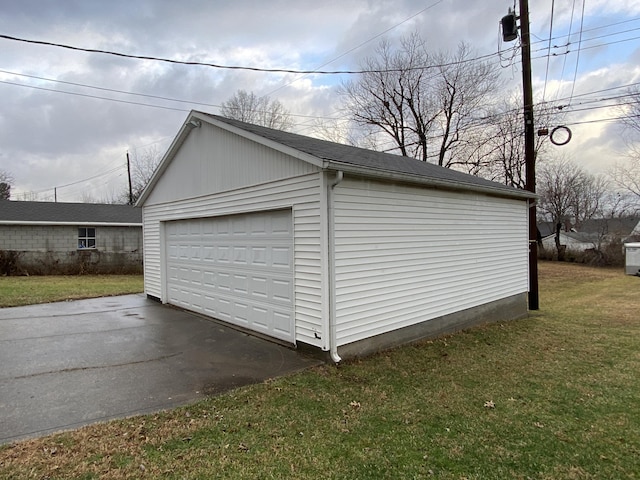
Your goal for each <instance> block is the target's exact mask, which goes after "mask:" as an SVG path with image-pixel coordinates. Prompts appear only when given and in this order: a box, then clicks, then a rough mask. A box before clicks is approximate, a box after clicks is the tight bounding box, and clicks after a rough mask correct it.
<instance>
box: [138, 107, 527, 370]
mask: <svg viewBox="0 0 640 480" xmlns="http://www.w3.org/2000/svg"><path fill="white" fill-rule="evenodd" d="M530 200H531V195H530V194H529V193H528V192H525V191H521V190H516V189H513V188H510V187H506V186H504V185H501V184H497V183H494V182H490V181H487V180H483V179H480V178H477V177H473V176H470V175H466V174H463V173H460V172H455V171H452V170H450V169H445V168H441V167H438V166H436V165H432V164H428V163H425V162H420V161H418V160H414V159H410V158H406V157H399V156H396V155H390V154H386V153H381V152H374V151H370V150H364V149H359V148H355V147H351V146H346V145H341V144H336V143H331V142H326V141H322V140H317V139H313V138H310V137H304V136H301V135H296V134H292V133H287V132H281V131H277V130H271V129H268V128H264V127H259V126H256V125H250V124H246V123H242V122H238V121H234V120H230V119H225V118H222V117H218V116H214V115H209V114H205V113H202V112H195V111H194V112H191V113H190V114H189V116H188V118H187V120H186V122H185V124H184V125H183V127H182V128H181V130H180V132H179V133H178V135H177V136H176V138H175V140H174V141H173V143H172V145H171V147H170V148H169V150H168V151H167V153H166V154H165V156H164V158H163V159H162V161H161V163H160V165H159V167H158V169H157V171H156V172H155V173H154V176H153V178H152V180H151V182H150V183H149V185H148V186H147V189H146V190H145V191H144V192H143V194H142V196H141V198H140V200H139V202H138V205H140V206H142V207H143V225H144V255H145V257H144V268H145V292H146V294H147V295H148V296H149V297H151V298H155V299H158V300H159V301H161V302H163V303H170V304H173V305H176V306H178V307H181V308H185V309H188V310H192V311H195V312H199V313H201V314H203V315H207V316H209V317H211V318H213V319H216V320H218V321H222V322H225V323H227V324H230V325H234V326H236V327H239V328H243V329H246V330H247V331H251V332H257V333H260V334H262V335H267V336H269V337H272V338H274V339H277V340H279V341H284V342H287V343H290V344H292V345H296V346H297V347H299V348H305V349H308V350H311V351H313V352H318V353H319V354H321V355H323V356H326V357H327V358H331V359H332V360H333V361H339V360H340V358H341V357H342V358H343V357H349V356H357V355H363V354H367V353H369V352H372V351H376V350H379V349H382V348H386V347H389V346H392V345H397V344H401V343H405V342H409V341H413V340H416V339H419V338H425V337H429V336H435V335H439V334H442V333H444V332H450V331H454V330H456V329H460V328H465V327H467V326H470V325H473V324H476V323H480V322H485V321H498V320H499V321H503V320H508V319H512V318H518V317H522V316H525V315H526V314H527V292H528V212H529V201H530Z"/></svg>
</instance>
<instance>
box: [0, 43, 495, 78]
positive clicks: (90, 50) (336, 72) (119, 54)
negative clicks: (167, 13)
mask: <svg viewBox="0 0 640 480" xmlns="http://www.w3.org/2000/svg"><path fill="white" fill-rule="evenodd" d="M0 38H4V39H5V40H12V41H16V42H23V43H29V44H34V45H46V46H50V47H58V48H64V49H68V50H75V51H80V52H87V53H101V54H104V55H113V56H117V57H123V58H132V59H136V60H151V61H155V62H165V63H171V64H178V65H191V66H194V65H195V66H202V67H211V68H217V69H226V70H246V71H251V72H263V73H293V74H301V75H305V74H318V75H360V74H363V73H393V72H402V71H407V70H423V69H427V68H441V67H448V66H452V65H457V64H460V63H468V62H470V61H475V60H480V59H483V58H489V57H492V56H494V55H495V53H491V54H487V55H483V56H481V57H478V58H475V59H469V60H466V61H461V62H453V63H445V64H442V65H422V66H416V67H409V68H388V69H381V70H294V69H288V68H259V67H248V66H240V65H220V64H217V63H210V62H196V61H187V60H174V59H171V58H163V57H153V56H147V55H133V54H129V53H122V52H115V51H111V50H99V49H94V48H84V47H76V46H73V45H66V44H62V43H55V42H47V41H44V40H30V39H26V38H19V37H12V36H10V35H4V34H0Z"/></svg>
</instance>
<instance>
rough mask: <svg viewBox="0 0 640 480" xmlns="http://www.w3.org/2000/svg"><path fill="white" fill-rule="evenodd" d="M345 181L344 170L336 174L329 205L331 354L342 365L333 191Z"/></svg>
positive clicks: (329, 192) (329, 194) (330, 187)
mask: <svg viewBox="0 0 640 480" xmlns="http://www.w3.org/2000/svg"><path fill="white" fill-rule="evenodd" d="M343 179H344V173H343V172H342V170H338V171H337V172H336V178H335V179H334V180H333V182H331V183H330V184H329V188H328V194H327V197H328V203H329V205H328V206H329V215H328V221H329V242H328V245H329V354H330V355H331V360H333V361H334V362H335V363H340V362H341V361H342V358H340V355H338V341H337V332H336V289H335V264H336V254H335V252H336V241H335V227H334V208H333V190H334V189H335V188H336V187H337V186H338V184H339V183H340V182H342V180H343Z"/></svg>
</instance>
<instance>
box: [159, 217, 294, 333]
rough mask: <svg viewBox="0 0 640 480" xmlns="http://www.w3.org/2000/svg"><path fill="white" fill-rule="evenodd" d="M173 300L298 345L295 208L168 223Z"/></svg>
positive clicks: (170, 294)
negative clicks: (293, 216)
mask: <svg viewBox="0 0 640 480" xmlns="http://www.w3.org/2000/svg"><path fill="white" fill-rule="evenodd" d="M165 234H166V237H165V238H166V252H167V294H168V300H169V303H171V304H173V305H177V306H179V307H182V308H185V309H187V310H193V311H195V312H199V313H203V314H205V315H209V316H211V317H215V318H218V319H220V320H224V321H226V322H229V323H232V324H235V325H238V326H241V327H245V328H248V329H251V330H255V331H257V332H260V333H263V334H266V335H269V336H272V337H276V338H278V339H281V340H286V341H288V342H291V343H294V318H293V268H292V264H293V247H292V245H293V240H292V239H293V234H292V226H291V210H278V211H270V212H257V213H250V214H243V215H229V216H224V217H215V218H203V219H192V220H180V221H172V222H167V223H166V225H165Z"/></svg>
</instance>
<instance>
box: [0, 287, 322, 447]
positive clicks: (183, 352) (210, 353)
mask: <svg viewBox="0 0 640 480" xmlns="http://www.w3.org/2000/svg"><path fill="white" fill-rule="evenodd" d="M318 363H320V362H319V361H318V360H316V359H312V358H309V357H306V356H304V355H302V354H300V353H299V352H297V351H296V350H294V349H292V348H288V347H286V346H282V345H279V344H276V343H273V342H270V341H268V340H264V339H262V338H258V337H255V336H252V335H248V334H246V333H243V332H240V331H238V330H235V329H233V328H231V327H228V326H226V325H223V324H220V323H218V322H214V321H211V320H209V319H206V318H204V317H201V316H199V315H196V314H192V313H189V312H186V311H183V310H179V309H176V308H173V307H171V306H167V305H161V304H159V303H157V302H154V301H152V300H149V299H147V298H146V297H145V296H144V295H142V294H139V295H124V296H118V297H104V298H97V299H90V300H78V301H71V302H60V303H50V304H44V305H32V306H27V307H13V308H3V309H0V444H2V443H10V442H13V441H16V440H20V439H25V438H29V437H35V436H41V435H46V434H49V433H53V432H57V431H61V430H69V429H74V428H77V427H80V426H82V425H87V424H90V423H95V422H101V421H106V420H109V419H114V418H122V417H127V416H131V415H137V414H143V413H150V412H155V411H159V410H164V409H169V408H173V407H176V406H179V405H185V404H188V403H191V402H194V401H196V400H198V399H201V398H204V397H205V396H207V395H215V394H219V393H222V392H224V391H227V390H229V389H232V388H235V387H239V386H242V385H247V384H251V383H259V382H262V381H264V380H267V379H269V378H274V377H277V376H281V375H285V374H288V373H292V372H295V371H298V370H302V369H305V368H307V367H310V366H312V365H316V364H318Z"/></svg>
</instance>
